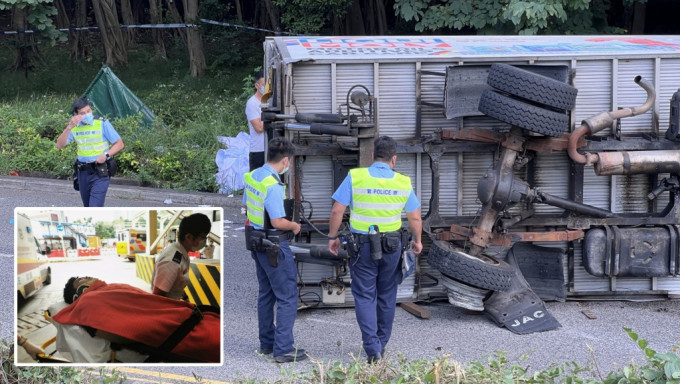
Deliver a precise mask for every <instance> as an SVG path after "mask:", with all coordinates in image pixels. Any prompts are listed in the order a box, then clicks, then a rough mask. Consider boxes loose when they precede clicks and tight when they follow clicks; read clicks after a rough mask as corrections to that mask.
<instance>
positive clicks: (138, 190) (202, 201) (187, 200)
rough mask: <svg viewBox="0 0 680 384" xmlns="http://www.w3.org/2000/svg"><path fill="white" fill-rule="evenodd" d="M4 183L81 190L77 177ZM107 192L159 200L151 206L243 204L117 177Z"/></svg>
mask: <svg viewBox="0 0 680 384" xmlns="http://www.w3.org/2000/svg"><path fill="white" fill-rule="evenodd" d="M0 185H2V186H3V187H5V188H12V189H18V190H33V191H45V192H46V193H64V194H77V193H78V192H76V191H74V190H73V181H71V180H57V179H42V178H36V177H22V176H19V177H16V176H0ZM106 196H107V197H115V198H119V199H130V200H144V201H149V202H154V203H158V204H150V206H151V205H156V206H160V205H162V204H164V202H165V201H166V200H168V199H169V200H172V204H181V205H185V206H188V207H189V206H192V207H195V206H199V205H209V206H214V207H240V206H241V205H242V203H241V202H242V200H241V197H240V196H234V197H229V196H226V195H220V194H217V193H207V192H195V191H177V190H169V189H159V188H149V187H137V186H129V185H116V184H115V181H114V182H112V183H111V185H110V186H109V191H108V193H107V195H106Z"/></svg>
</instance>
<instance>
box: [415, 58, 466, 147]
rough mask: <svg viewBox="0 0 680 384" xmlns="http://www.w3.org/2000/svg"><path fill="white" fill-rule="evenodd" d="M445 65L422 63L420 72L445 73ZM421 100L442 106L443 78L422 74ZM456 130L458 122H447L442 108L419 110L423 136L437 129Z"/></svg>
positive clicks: (426, 107) (454, 120)
mask: <svg viewBox="0 0 680 384" xmlns="http://www.w3.org/2000/svg"><path fill="white" fill-rule="evenodd" d="M446 67H447V65H446V64H443V63H423V64H422V66H421V70H422V71H430V72H440V73H442V74H444V73H446ZM420 82H421V94H420V97H421V100H422V101H425V102H428V103H435V104H444V76H437V75H428V74H423V75H422V76H421V80H420ZM440 128H449V129H455V128H458V120H457V119H453V120H448V119H446V116H445V114H444V108H443V105H442V108H436V107H430V106H425V105H424V106H423V107H422V109H421V132H422V133H423V134H424V135H427V134H432V133H434V132H435V131H436V130H437V129H440Z"/></svg>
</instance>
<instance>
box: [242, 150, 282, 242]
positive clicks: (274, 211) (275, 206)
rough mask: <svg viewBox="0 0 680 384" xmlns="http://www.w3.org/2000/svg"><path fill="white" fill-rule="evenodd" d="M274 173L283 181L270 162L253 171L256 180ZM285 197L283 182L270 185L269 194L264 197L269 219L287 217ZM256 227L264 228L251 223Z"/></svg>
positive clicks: (276, 177)
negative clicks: (284, 203) (284, 205)
mask: <svg viewBox="0 0 680 384" xmlns="http://www.w3.org/2000/svg"><path fill="white" fill-rule="evenodd" d="M269 175H273V176H274V178H275V179H276V180H278V181H279V183H280V182H281V179H280V178H279V174H278V173H276V171H275V170H274V168H272V167H271V166H270V165H269V164H265V165H263V166H261V167H260V168H258V169H256V170H254V171H253V175H252V177H253V179H255V181H262V180H264V178H265V177H267V176H269ZM283 199H285V195H284V188H283V185H282V184H274V185H270V186H269V187H268V188H267V196H266V197H265V198H264V210H265V211H266V212H267V214H268V215H269V219H270V220H271V219H278V218H281V217H286V209H285V208H284V207H283ZM243 204H244V205H245V204H246V194H245V193H244V194H243ZM250 225H252V226H253V228H255V229H262V227H261V226H259V225H256V224H254V223H250Z"/></svg>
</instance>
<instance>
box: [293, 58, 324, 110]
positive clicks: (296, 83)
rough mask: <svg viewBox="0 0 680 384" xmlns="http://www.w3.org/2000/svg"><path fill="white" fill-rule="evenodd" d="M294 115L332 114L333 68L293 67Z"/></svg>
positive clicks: (314, 65) (319, 65)
mask: <svg viewBox="0 0 680 384" xmlns="http://www.w3.org/2000/svg"><path fill="white" fill-rule="evenodd" d="M293 79H294V80H293V101H292V102H293V104H294V107H292V111H291V112H293V113H295V112H319V113H331V112H334V111H331V66H330V65H329V64H325V65H322V64H295V65H294V66H293Z"/></svg>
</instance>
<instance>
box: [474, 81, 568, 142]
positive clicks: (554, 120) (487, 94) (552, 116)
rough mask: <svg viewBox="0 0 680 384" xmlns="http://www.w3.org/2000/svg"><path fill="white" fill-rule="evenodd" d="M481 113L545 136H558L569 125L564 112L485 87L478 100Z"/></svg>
mask: <svg viewBox="0 0 680 384" xmlns="http://www.w3.org/2000/svg"><path fill="white" fill-rule="evenodd" d="M479 111H480V112H482V113H483V114H485V115H487V116H490V117H493V118H495V119H498V120H500V121H503V122H506V123H508V124H511V125H515V126H518V127H520V128H524V129H526V130H528V131H531V132H535V133H540V134H542V135H546V136H552V137H560V136H562V135H563V134H564V132H565V131H566V130H567V127H568V126H569V116H567V114H566V113H560V112H555V111H550V110H547V109H544V108H540V107H537V106H535V105H531V104H528V103H525V102H523V101H520V100H515V99H513V98H511V97H510V96H506V95H503V94H500V93H498V92H496V91H493V90H491V89H486V90H484V92H483V93H482V97H481V99H480V100H479Z"/></svg>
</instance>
